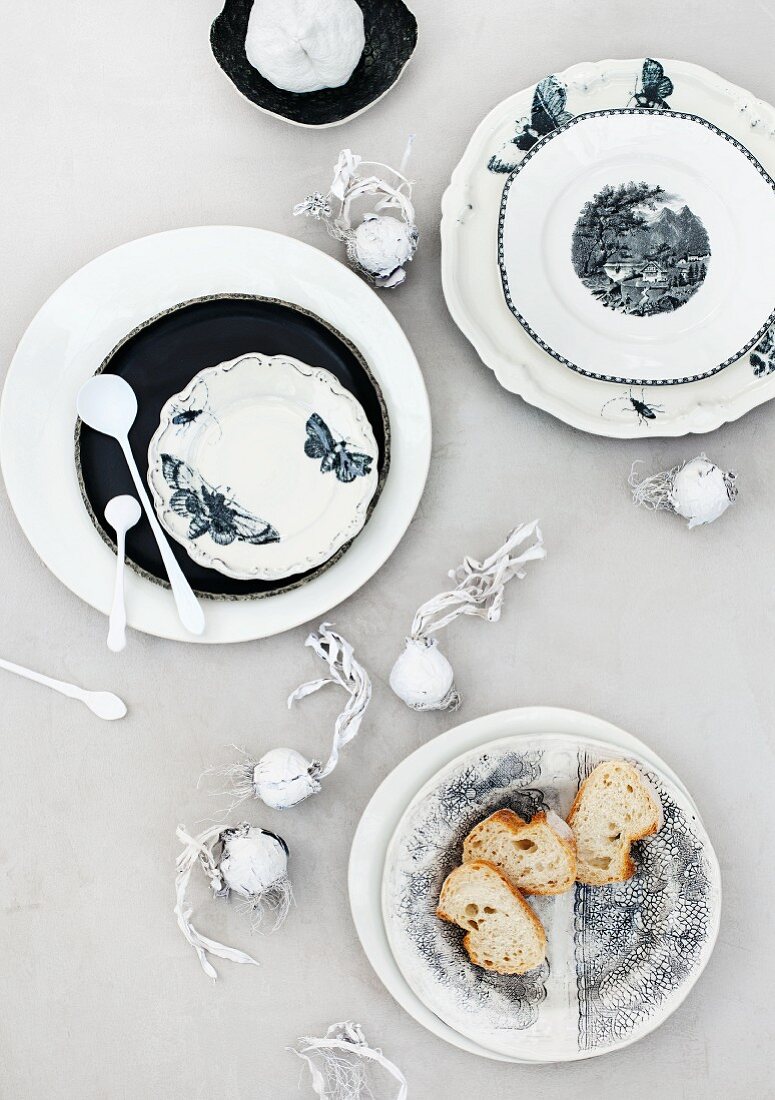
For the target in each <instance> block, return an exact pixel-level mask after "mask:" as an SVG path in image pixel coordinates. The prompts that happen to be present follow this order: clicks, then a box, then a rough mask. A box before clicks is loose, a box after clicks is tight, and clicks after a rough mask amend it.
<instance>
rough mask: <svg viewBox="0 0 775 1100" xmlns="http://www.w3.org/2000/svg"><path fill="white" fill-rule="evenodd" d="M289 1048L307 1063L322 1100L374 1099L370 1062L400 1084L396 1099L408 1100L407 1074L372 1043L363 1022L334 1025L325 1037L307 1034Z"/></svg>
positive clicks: (315, 1087) (312, 1081)
mask: <svg viewBox="0 0 775 1100" xmlns="http://www.w3.org/2000/svg"><path fill="white" fill-rule="evenodd" d="M288 1049H289V1050H291V1051H292V1052H293V1053H294V1054H296V1055H297V1056H298V1057H299V1058H301V1059H302V1060H303V1061H304V1062H306V1064H307V1067H308V1068H309V1072H310V1077H311V1084H312V1088H313V1090H314V1092H315V1095H316V1096H318V1097H320V1100H373V1098H374V1092H373V1091H372V1089H371V1087H370V1085H369V1081H368V1069H367V1067H368V1065H369V1064H373V1065H378V1066H381V1067H382V1069H383V1070H385V1071H386V1072H387V1073H388V1074H389V1075H390V1076H391V1077H392V1078H393V1079H394V1080H395V1081H396V1082H397V1083H398V1091H397V1092H396V1093H395V1097H394V1100H407V1097H408V1095H409V1093H408V1087H407V1083H406V1078H405V1077H404V1075H403V1073H402V1072H401V1070H400V1069H399V1068H398V1066H396V1065H395V1064H394V1063H393V1062H391V1061H389V1059H387V1058H386V1057H385V1056H384V1054H383V1053H382V1051H381V1050H378V1049H376V1048H372V1047H370V1046H369V1045H368V1043H367V1042H366V1038H365V1036H364V1034H363V1030H362V1028H361V1026H360V1024H356V1023H352V1022H349V1021H346V1022H343V1023H339V1024H332V1025H331V1027H330V1028H329V1029H328V1031H327V1032H326V1035H325V1038H323V1039H315V1038H311V1037H309V1036H306V1037H304V1038H301V1039H299V1040H298V1046H297V1047H289V1048H288Z"/></svg>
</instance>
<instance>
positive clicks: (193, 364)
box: [75, 294, 390, 600]
mask: <svg viewBox="0 0 775 1100" xmlns="http://www.w3.org/2000/svg"><path fill="white" fill-rule="evenodd" d="M251 351H259V352H264V353H265V354H266V355H277V354H284V355H291V356H294V357H295V358H297V359H301V360H302V362H304V363H309V364H311V365H312V366H315V367H323V368H325V370H328V371H331V373H332V374H333V375H335V376H336V377H337V378H338V379H339V382H340V383H341V384H342V385H343V386H344V388H345V389H347V390H349V391H350V393H352V394H353V395H354V396H355V397H356V398H357V400H358V401H359V402H360V404H361V406H362V407H363V410H364V412H365V413H366V416H367V417H368V420H369V423H370V424H371V428H372V431H373V432H374V437H375V439H376V441H377V445H378V447H379V460H378V468H379V482H378V484H377V491H376V492H375V494H374V497H373V498H372V501H371V504H370V506H369V512H368V516H367V522H368V518H369V517H370V516H371V514H372V511H373V509H374V507H375V505H376V503H377V500H378V499H379V495H380V493H381V492H382V488H383V486H384V483H385V478H386V477H387V472H388V468H389V465H390V425H389V422H388V417H387V409H386V408H385V403H384V401H383V398H382V391H381V390H380V387H379V384H378V383H377V380H376V379H375V378H374V376H373V375H372V373H371V370H370V369H369V366H368V364H367V363H366V360H365V359H364V358H363V356H362V355H361V354H360V352H359V351H358V349H357V348H356V347H355V346H354V345H353V344H351V343H350V342H349V340H347V339H346V338H345V337H344V336H343V335H342V334H341V333H340V332H338V331H337V330H336V329H334V328H333V327H331V326H330V325H329V324H327V323H326V322H325V321H323V320H322V319H321V318H319V317H316V316H315V315H314V314H313V313H310V312H309V311H307V310H305V309H302V308H301V307H300V306H295V305H290V304H289V303H288V302H281V301H278V300H276V299H272V298H261V297H258V296H256V295H252V294H221V295H213V296H210V297H206V298H198V299H195V300H193V301H190V302H183V303H181V304H180V305H177V306H174V307H173V308H172V309H167V310H165V311H164V312H163V313H161V314H159V315H158V316H157V317H152V318H151V319H150V320H148V321H146V322H145V323H144V324H142V325H140V326H139V327H138V328H137V329H135V330H134V331H133V332H130V333H129V334H128V336H126V337H125V338H124V339H123V340H122V341H121V343H120V344H118V345H117V347H115V348H113V350H112V351H111V352H110V354H109V355H108V356H107V358H106V359H105V361H104V362H103V363H102V365H101V366H100V371H105V372H107V373H109V374H118V375H120V376H121V377H122V378H124V379H125V380H126V381H127V382H129V384H130V385H131V386H132V388H133V389H134V391H135V393H136V394H137V397H138V405H139V411H138V415H137V419H136V420H135V422H134V424H133V425H132V429H131V431H130V433H129V444H130V446H131V448H132V453H133V454H134V456H135V459H136V461H137V465H138V467H139V468H140V470H141V471H142V472H143V473H145V471H147V469H148V444H149V443H150V441H151V437H152V436H153V434H154V432H155V431H156V429H157V428H158V426H159V416H160V413H161V409H162V406H163V405H164V404H165V402H166V401H167V400H168V399H169V398H170V397H172V395H173V394H175V393H178V392H179V391H180V390H182V389H183V388H184V387H185V386H187V385H188V383H189V382H190V381H191V379H192V378H193V376H194V375H195V374H197V373H198V372H199V371H200V370H202V369H203V368H205V367H212V366H215V364H216V363H223V362H226V361H227V360H228V359H235V358H236V357H237V356H238V355H244V354H246V353H248V352H251ZM75 464H76V471H77V474H78V480H79V482H80V486H81V493H82V495H83V499H84V504H85V505H86V508H87V510H88V512H89V515H90V516H91V519H92V522H93V523H94V526H95V527H96V528H97V530H98V531H99V533H100V535H101V536H102V538H103V539H104V540H105V542H106V543H107V544H108V545H109V546H110V547H112V549H113V550H114V551H115V549H116V544H115V541H114V539H113V536H112V532H111V531H110V529H109V528H108V527H107V525H106V524H105V523H104V521H103V516H104V514H105V505H106V504H107V502H108V501H109V500H110V498H111V497H113V496H115V495H116V494H117V493H131V494H133V495H134V494H135V490H134V487H133V485H132V480H131V477H130V475H129V470H128V468H127V465H126V462H125V461H124V460H123V458H122V456H121V451H120V450H119V447H118V444H117V443H116V441H115V440H114V439H111V438H110V437H109V436H106V435H102V434H101V433H100V432H95V431H93V429H91V428H89V427H87V426H86V425H85V424H83V423H82V421H80V420H79V421H78V422H77V425H76V431H75ZM356 538H357V536H356ZM168 541H169V544H170V547H171V548H172V552H173V554H174V555H175V557H176V558H177V560H178V563H179V564H180V567H181V569H182V570H183V572H184V574H185V576H186V578H187V579H188V581H189V583H190V584H191V586H192V588H193V589H194V590H195V591H196V592H197V594H198V595H200V596H205V597H210V598H211V599H218V600H240V599H258V598H260V597H265V596H273V595H276V594H277V593H280V592H288V591H290V590H291V589H293V588H298V587H299V586H300V585H302V584H306V583H307V582H308V581H310V580H312V579H313V578H314V577H317V576H318V575H319V574H320V573H322V572H323V571H324V570H326V569H328V568H329V567H330V566H331V565H333V564H334V562H335V561H338V560H339V558H340V557H341V556H342V555H343V554H344V553H346V551H347V548H348V547H349V546H350V545H351V543H345V545H344V546H343V547H341V548H340V549H339V550H338V551H337V552H336V553H335V554H334V555H333V557H331V558H329V559H328V561H325V562H323V564H322V565H319V566H317V568H315V569H312V570H310V571H308V572H306V573H299V574H297V575H296V576H293V577H283V578H281V579H280V580H275V581H260V580H252V581H245V580H235V579H234V578H232V577H227V576H226V575H225V574H223V573H219V572H217V571H216V570H215V569H208V568H206V567H205V566H203V565H200V564H199V563H198V562H195V561H194V560H193V559H192V558H190V557H189V556H188V554H187V553H186V551H185V549H184V548H183V546H181V545H180V543H178V542H177V541H176V540H174V539H171V540H168ZM126 552H127V562H128V564H129V565H130V566H131V568H132V569H134V570H135V572H137V573H139V574H140V575H141V576H143V577H145V578H146V579H147V580H150V581H154V582H155V583H157V584H162V585H168V583H169V582H168V581H167V574H166V571H165V569H164V565H163V563H162V560H161V555H160V554H159V550H158V547H157V545H156V541H155V539H154V537H153V534H152V532H151V529H150V526H149V525H148V522H147V520H146V519H145V518H143V519H142V520H141V521H140V522H139V523H138V524H137V526H136V527H133V528H132V529H131V531H129V532H127V539H126Z"/></svg>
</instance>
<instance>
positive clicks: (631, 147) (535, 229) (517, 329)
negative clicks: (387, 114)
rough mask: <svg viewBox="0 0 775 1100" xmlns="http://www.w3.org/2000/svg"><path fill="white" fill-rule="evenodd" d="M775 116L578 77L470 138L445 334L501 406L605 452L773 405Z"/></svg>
mask: <svg viewBox="0 0 775 1100" xmlns="http://www.w3.org/2000/svg"><path fill="white" fill-rule="evenodd" d="M774 175H775V109H773V108H772V107H770V106H769V105H767V104H764V103H761V102H759V101H757V100H756V99H755V98H754V97H753V96H751V95H750V94H749V93H748V92H745V91H743V90H742V89H741V88H736V87H734V86H733V85H731V84H729V83H728V82H727V81H724V80H722V79H721V78H720V77H718V76H715V75H714V74H713V73H710V72H708V71H707V70H705V69H701V68H699V67H698V66H696V65H689V64H686V63H685V62H678V61H659V60H656V59H654V58H646V59H642V58H641V59H639V60H637V61H603V62H599V63H597V64H582V65H575V66H573V67H572V68H570V69H568V70H566V71H565V72H563V73H559V74H553V75H551V76H548V77H546V78H545V79H543V80H542V81H540V82H539V83H538V85H536V86H535V87H534V88H529V89H526V90H525V91H524V92H520V93H518V94H517V95H515V96H512V97H511V98H510V99H507V100H506V101H505V102H504V103H502V104H500V106H498V107H496V108H495V110H494V111H492V112H491V113H490V114H489V115H488V116H487V118H486V119H485V120H484V122H482V123H481V125H480V126H479V128H478V129H477V131H476V133H475V134H474V136H473V138H472V139H471V142H470V144H469V146H468V149H467V150H466V152H465V154H464V156H463V159H462V160H461V162H460V164H459V165H458V167H457V168H456V169H455V172H454V174H453V177H452V181H451V184H450V187H449V189H448V191H447V193H446V195H445V197H444V201H443V207H442V208H443V221H442V244H443V256H442V274H443V281H444V292H445V295H446V298H447V302H448V305H449V308H450V311H451V313H452V316H453V317H454V319H455V321H456V322H457V324H458V325H459V326H460V328H461V329H462V330H463V332H464V333H465V334H466V335H467V336H468V338H469V339H470V340H471V342H472V343H473V344H474V346H475V347H476V349H477V351H478V352H479V354H480V356H481V358H482V359H483V361H484V362H485V363H486V364H487V365H488V366H490V367H491V368H492V369H493V370H494V371H495V372H496V374H497V376H498V379H499V381H500V382H501V384H502V385H504V386H505V387H506V388H507V389H509V390H512V391H513V392H515V393H519V394H521V395H522V396H523V397H524V398H525V399H526V400H527V401H530V402H531V403H532V404H535V405H538V406H539V407H541V408H544V409H546V410H548V411H549V412H551V413H553V414H554V415H556V416H558V417H561V418H562V419H563V420H565V421H567V422H568V423H570V424H573V425H575V426H577V427H580V428H584V429H585V430H587V431H592V432H597V433H599V434H602V435H612V436H621V437H627V436H636V435H639V434H642V433H643V432H644V431H646V432H651V433H654V434H660V435H682V434H684V433H686V432H700V431H709V430H711V429H713V428H716V427H718V426H719V425H720V424H722V423H724V422H725V421H727V420H731V419H734V418H735V417H737V416H740V415H742V413H744V412H746V411H747V410H749V409H751V408H753V407H754V406H755V405H758V404H760V403H761V402H762V401H766V400H768V399H769V398H770V397H772V396H773V394H774V393H775V328H773V322H774V321H775V253H774V252H773V251H772V246H773V244H775V181H774V180H773V176H774Z"/></svg>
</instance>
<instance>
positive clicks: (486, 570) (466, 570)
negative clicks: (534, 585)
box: [411, 520, 546, 638]
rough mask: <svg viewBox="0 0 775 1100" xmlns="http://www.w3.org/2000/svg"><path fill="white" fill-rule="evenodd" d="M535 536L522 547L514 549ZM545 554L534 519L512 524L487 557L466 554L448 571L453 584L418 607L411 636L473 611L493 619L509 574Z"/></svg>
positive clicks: (434, 629)
mask: <svg viewBox="0 0 775 1100" xmlns="http://www.w3.org/2000/svg"><path fill="white" fill-rule="evenodd" d="M532 536H535V542H533V543H532V544H531V545H530V546H529V547H528V548H527V549H526V550H523V551H522V552H521V553H515V551H516V549H517V548H518V547H520V546H522V544H523V543H525V542H527V540H528V539H530V538H531V537H532ZM545 557H546V550H545V549H544V544H543V537H542V535H541V529H540V528H539V526H538V520H533V522H532V523H523V524H520V526H519V527H515V528H514V530H513V531H512V532H511V534H510V535H509V536H508V538H507V539H506V541H505V543H504V544H503V546H501V547H499V548H498V549H497V550H496V551H495V553H494V554H491V555H490V557H489V558H486V559H485V560H484V561H482V562H479V561H476V560H475V559H474V558H470V557H466V558H465V559H464V560H463V562H462V564H461V565H459V566H458V567H457V568H456V569H452V570H450V572H449V576H450V577H451V578H452V580H455V581H457V582H458V583H457V586H456V587H455V588H453V589H450V590H449V591H448V592H441V593H439V595H438V596H434V597H433V599H430V600H428V601H427V602H426V603H424V604H423V605H422V607H420V608H418V610H417V614H416V615H415V617H414V620H413V622H412V634H411V636H412V638H427V637H428V636H429V635H431V634H434V633H436V632H437V631H439V630H442V629H443V628H444V627H445V626H448V625H449V624H450V623H451V622H452V621H453V620H454V619H456V618H458V616H460V615H476V616H478V617H479V618H480V619H487V621H488V622H491V623H492V622H497V621H498V619H499V618H500V615H501V608H502V606H503V596H504V590H505V588H506V585H507V584H508V582H509V581H510V580H511V579H512V578H513V577H519V578H520V580H521V579H522V578H523V577H524V576H525V568H524V567H525V565H526V564H527V562H529V561H535V560H537V559H540V558H545Z"/></svg>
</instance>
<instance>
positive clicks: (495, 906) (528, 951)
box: [436, 859, 546, 974]
mask: <svg viewBox="0 0 775 1100" xmlns="http://www.w3.org/2000/svg"><path fill="white" fill-rule="evenodd" d="M436 915H437V916H438V917H441V919H442V920H446V921H449V922H450V923H451V924H457V925H458V926H459V927H460V928H465V930H466V934H465V936H464V937H463V947H464V948H465V949H466V951H467V952H468V957H469V958H470V960H471V962H472V963H473V964H474V966H481V967H483V968H484V969H485V970H490V971H493V972H494V973H496V974H525V973H526V972H527V971H528V970H533V969H534V967H536V966H540V965H541V963H542V962H543V961H544V958H545V957H546V933H545V932H544V928H543V925H542V924H541V922H540V920H539V919H538V917H537V916H536V915H535V913H534V912H533V910H532V909H531V908H530V906H529V905H528V903H527V902H526V901H525V899H524V898H523V897H522V895H521V894H520V892H519V890H516V889H515V888H514V887H513V886H512V885H511V883H510V882H509V881H508V879H507V878H505V877H504V876H503V875H502V874H501V873H500V871H499V870H498V868H497V867H494V866H493V865H492V864H491V863H488V862H487V860H484V859H475V860H472V862H471V863H464V864H463V865H462V867H456V868H455V870H454V871H452V872H451V874H449V875H447V878H446V879H445V881H444V885H443V886H442V888H441V895H440V897H439V906H438V909H437V910H436Z"/></svg>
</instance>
